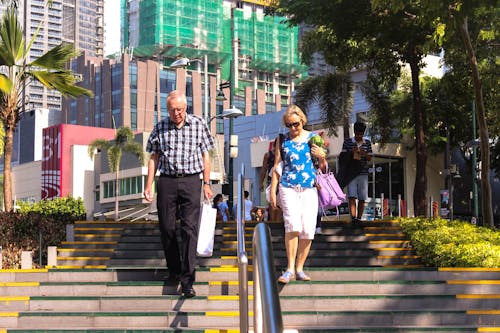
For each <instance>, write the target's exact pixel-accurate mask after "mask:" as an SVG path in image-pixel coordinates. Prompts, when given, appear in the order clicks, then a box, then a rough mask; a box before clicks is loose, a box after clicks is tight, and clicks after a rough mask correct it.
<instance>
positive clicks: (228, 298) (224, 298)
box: [208, 295, 253, 301]
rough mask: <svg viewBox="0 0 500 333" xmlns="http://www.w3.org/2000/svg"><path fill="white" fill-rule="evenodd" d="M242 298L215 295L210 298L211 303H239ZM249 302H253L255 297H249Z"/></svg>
mask: <svg viewBox="0 0 500 333" xmlns="http://www.w3.org/2000/svg"><path fill="white" fill-rule="evenodd" d="M239 299H240V296H238V295H213V296H208V300H209V301H238V300H239ZM248 299H249V300H253V295H248Z"/></svg>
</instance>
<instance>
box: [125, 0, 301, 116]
mask: <svg viewBox="0 0 500 333" xmlns="http://www.w3.org/2000/svg"><path fill="white" fill-rule="evenodd" d="M267 3H268V1H221V0H191V1H178V0H148V1H141V0H129V1H126V0H124V1H122V11H121V14H122V29H121V32H122V35H121V36H122V45H123V46H124V49H125V50H126V52H127V53H128V54H129V55H131V57H132V58H136V57H138V58H147V59H157V60H158V61H159V62H160V63H161V64H163V65H164V66H169V65H170V64H171V63H172V61H174V60H175V59H178V58H180V57H186V58H189V59H199V60H200V62H198V63H197V64H198V65H200V63H201V65H205V68H206V69H208V72H209V73H212V74H214V75H216V76H217V84H218V85H220V84H221V83H222V84H224V83H226V82H227V83H229V84H230V86H231V88H233V91H232V95H231V97H234V100H233V104H234V105H235V106H236V107H238V108H240V109H245V108H246V107H248V105H247V104H248V102H249V101H250V100H251V101H252V104H254V105H253V107H252V114H256V113H257V108H258V107H257V105H255V103H257V99H259V100H260V99H261V98H258V95H259V94H263V96H262V97H264V101H265V103H266V106H265V108H266V112H273V111H277V110H276V105H278V106H280V105H287V104H289V103H290V96H291V93H292V91H293V88H294V87H293V81H294V80H295V79H296V78H297V77H298V76H300V75H301V74H302V73H304V72H305V71H306V69H307V68H306V67H305V66H302V65H301V64H300V58H299V54H298V51H297V49H298V28H296V27H288V26H287V24H286V23H284V19H283V17H278V16H266V15H265V8H266V6H267ZM204 59H206V62H207V64H204V63H203V60H204ZM195 65H196V64H195ZM193 69H194V67H193ZM201 70H202V68H201V66H200V71H201ZM203 84H204V83H203ZM227 93H228V94H229V91H228V92H227ZM249 94H250V95H251V96H247V95H249ZM226 95H227V94H226ZM228 97H229V96H228Z"/></svg>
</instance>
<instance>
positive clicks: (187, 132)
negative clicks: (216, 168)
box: [146, 114, 214, 175]
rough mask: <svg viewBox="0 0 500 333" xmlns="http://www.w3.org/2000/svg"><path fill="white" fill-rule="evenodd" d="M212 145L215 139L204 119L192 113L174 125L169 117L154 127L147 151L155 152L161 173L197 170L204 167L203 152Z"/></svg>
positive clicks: (173, 173) (190, 172)
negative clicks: (182, 122) (180, 122)
mask: <svg viewBox="0 0 500 333" xmlns="http://www.w3.org/2000/svg"><path fill="white" fill-rule="evenodd" d="M213 148H214V140H213V138H212V135H211V134H210V130H209V129H208V126H207V124H206V123H205V121H204V120H203V119H201V118H199V117H196V116H193V115H191V114H187V115H186V121H185V123H184V125H183V126H182V127H181V128H177V127H176V126H175V124H174V123H173V122H171V121H170V118H167V119H164V120H162V121H161V122H159V123H158V124H156V126H155V127H154V129H153V131H152V132H151V134H150V135H149V139H148V143H147V146H146V151H147V152H148V153H157V154H158V155H159V159H158V170H159V171H160V173H162V174H167V175H175V174H196V173H200V172H202V171H203V169H204V165H203V153H205V152H207V151H209V150H212V149H213Z"/></svg>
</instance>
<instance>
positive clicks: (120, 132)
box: [115, 127, 134, 145]
mask: <svg viewBox="0 0 500 333" xmlns="http://www.w3.org/2000/svg"><path fill="white" fill-rule="evenodd" d="M133 140H134V132H132V130H131V129H130V128H129V127H120V128H118V129H117V130H116V135H115V141H116V143H117V144H119V145H124V144H125V143H128V142H130V141H133Z"/></svg>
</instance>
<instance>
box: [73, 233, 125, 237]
mask: <svg viewBox="0 0 500 333" xmlns="http://www.w3.org/2000/svg"><path fill="white" fill-rule="evenodd" d="M121 236H122V235H121V234H76V235H75V237H121Z"/></svg>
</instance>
